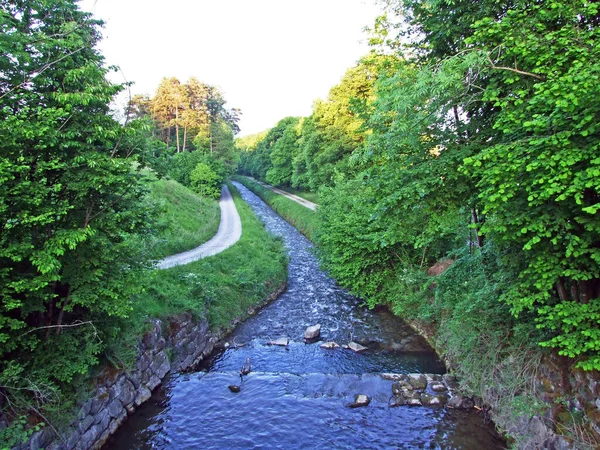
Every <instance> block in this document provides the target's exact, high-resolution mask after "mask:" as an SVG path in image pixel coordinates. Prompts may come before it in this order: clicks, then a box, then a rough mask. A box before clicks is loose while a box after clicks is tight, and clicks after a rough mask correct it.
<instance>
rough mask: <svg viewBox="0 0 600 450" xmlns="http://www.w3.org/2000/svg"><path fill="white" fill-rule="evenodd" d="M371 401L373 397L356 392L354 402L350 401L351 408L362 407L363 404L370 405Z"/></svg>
mask: <svg viewBox="0 0 600 450" xmlns="http://www.w3.org/2000/svg"><path fill="white" fill-rule="evenodd" d="M369 403H371V399H370V398H369V396H368V395H365V394H356V395H355V396H354V402H353V403H350V405H349V406H350V408H360V407H361V406H368V405H369Z"/></svg>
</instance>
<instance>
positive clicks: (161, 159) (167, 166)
mask: <svg viewBox="0 0 600 450" xmlns="http://www.w3.org/2000/svg"><path fill="white" fill-rule="evenodd" d="M225 105H226V101H225V98H224V96H223V93H222V92H221V91H220V90H219V89H218V88H217V87H215V86H211V85H208V84H205V83H201V82H200V81H198V80H197V79H196V78H194V77H192V78H190V79H189V80H188V81H187V82H186V83H181V82H180V81H179V80H178V79H177V78H174V77H172V78H163V80H162V81H161V83H160V84H159V86H158V88H157V91H156V94H155V95H154V96H153V97H149V96H147V95H136V96H134V97H133V98H132V99H131V101H130V102H129V105H128V107H127V111H126V117H127V122H128V125H129V127H130V128H132V129H135V130H136V131H137V133H138V134H140V135H142V136H144V142H143V145H142V147H141V149H140V150H141V151H142V153H143V155H142V162H143V163H145V164H148V165H150V166H151V167H152V168H153V169H154V171H155V172H156V173H157V174H159V175H161V176H165V175H168V176H169V177H171V178H173V179H174V180H176V181H178V182H179V183H181V184H183V185H184V186H187V187H190V188H192V189H194V190H195V191H196V192H198V193H200V194H202V195H208V196H213V197H218V196H219V192H220V186H221V184H222V183H223V180H224V179H225V177H226V176H228V175H229V174H231V173H233V171H234V170H235V166H236V163H237V152H236V151H235V145H234V136H235V134H237V133H238V132H239V127H238V125H237V123H238V121H239V116H240V114H241V112H240V111H239V110H238V109H235V108H232V109H229V108H226V106H225Z"/></svg>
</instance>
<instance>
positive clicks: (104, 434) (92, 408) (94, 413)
mask: <svg viewBox="0 0 600 450" xmlns="http://www.w3.org/2000/svg"><path fill="white" fill-rule="evenodd" d="M286 288H287V284H286V283H283V284H282V285H281V286H278V288H277V289H276V290H275V291H273V292H272V293H271V294H270V295H269V296H268V298H266V299H265V301H264V302H262V303H261V304H259V305H256V306H254V307H252V308H250V309H248V311H247V312H246V315H245V316H246V317H248V316H251V315H253V314H255V313H256V312H257V311H258V310H259V309H260V308H262V307H263V306H265V305H266V304H268V303H269V302H271V301H273V300H275V299H276V298H277V297H279V295H281V293H283V292H284V291H285V290H286ZM242 319H243V318H236V319H235V320H233V321H232V323H231V326H230V327H229V328H228V329H222V330H218V331H211V330H210V327H209V324H208V321H207V320H201V321H200V322H197V321H194V320H193V319H192V317H191V316H189V315H182V316H180V317H177V318H173V319H172V320H170V321H169V322H168V323H165V322H163V321H161V320H154V321H153V323H152V329H151V330H150V331H148V332H147V333H146V334H145V335H144V336H143V338H142V339H141V340H140V342H139V344H138V358H137V360H136V363H135V367H134V368H133V369H131V370H129V371H122V370H116V369H114V368H113V369H111V368H106V369H105V370H104V373H103V374H102V375H101V376H100V377H98V379H97V380H96V387H95V391H94V393H93V394H92V395H91V397H90V398H89V399H88V400H87V401H86V402H85V403H83V405H82V406H81V407H80V409H79V411H78V413H77V415H76V417H75V418H74V420H73V421H72V423H71V424H70V425H69V426H68V427H67V428H66V429H64V430H61V432H60V437H59V436H57V431H56V430H55V429H53V428H52V427H49V426H46V427H44V428H43V429H42V430H41V431H38V432H37V433H35V434H34V435H33V436H32V437H31V438H30V439H29V441H28V442H27V443H25V444H23V445H21V446H19V447H17V448H16V450H39V449H45V450H89V449H99V448H100V447H102V445H104V444H105V443H106V441H107V440H108V438H109V437H110V436H111V435H112V434H113V433H114V432H115V431H116V430H117V429H118V428H119V426H120V425H121V424H122V423H123V422H124V421H125V420H126V419H127V416H128V415H129V414H131V413H133V411H135V409H136V408H137V407H138V406H140V405H141V404H142V403H144V402H145V401H147V400H148V399H149V398H150V396H151V395H152V391H153V390H154V389H156V387H158V386H159V385H160V384H161V382H162V380H163V378H164V377H165V376H166V375H167V373H169V372H170V371H180V372H184V371H187V370H192V369H193V368H194V367H195V366H196V365H197V364H198V363H200V362H201V361H202V360H203V359H204V358H205V357H206V356H207V355H209V354H210V353H211V352H212V351H213V350H214V348H215V345H216V344H217V342H219V341H220V340H221V339H222V338H223V337H224V336H226V335H227V334H228V333H230V332H231V330H232V329H233V328H234V327H235V325H237V324H238V323H239V322H240V321H241V320H242Z"/></svg>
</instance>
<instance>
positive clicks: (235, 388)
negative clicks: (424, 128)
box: [227, 384, 242, 393]
mask: <svg viewBox="0 0 600 450" xmlns="http://www.w3.org/2000/svg"><path fill="white" fill-rule="evenodd" d="M227 387H228V388H229V390H230V391H231V392H234V393H237V392H240V391H241V390H242V389H241V388H240V387H239V386H238V385H236V384H230V385H229V386H227Z"/></svg>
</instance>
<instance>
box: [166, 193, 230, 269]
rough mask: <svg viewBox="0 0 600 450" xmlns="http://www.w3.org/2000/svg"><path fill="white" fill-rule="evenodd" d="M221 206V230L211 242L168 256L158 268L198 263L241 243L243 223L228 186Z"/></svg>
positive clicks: (222, 194)
mask: <svg viewBox="0 0 600 450" xmlns="http://www.w3.org/2000/svg"><path fill="white" fill-rule="evenodd" d="M219 206H220V207H221V222H220V223H219V230H218V231H217V234H215V235H214V236H213V237H212V239H211V240H210V241H208V242H205V243H204V244H202V245H201V246H199V247H196V248H194V249H192V250H188V251H187V252H183V253H177V254H176V255H171V256H167V257H166V258H165V259H163V260H162V261H160V262H159V263H158V264H157V266H156V267H157V268H159V269H169V268H171V267H175V266H181V265H184V264H188V263H191V262H194V261H198V260H199V259H202V258H206V257H207V256H213V255H216V254H217V253H221V252H222V251H223V250H225V249H227V248H229V247H231V246H232V245H233V244H235V243H236V242H237V241H239V240H240V237H241V236H242V221H241V220H240V215H239V214H238V212H237V209H236V208H235V204H234V203H233V197H232V196H231V193H230V192H229V189H228V188H227V186H223V190H222V191H221V200H220V201H219Z"/></svg>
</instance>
